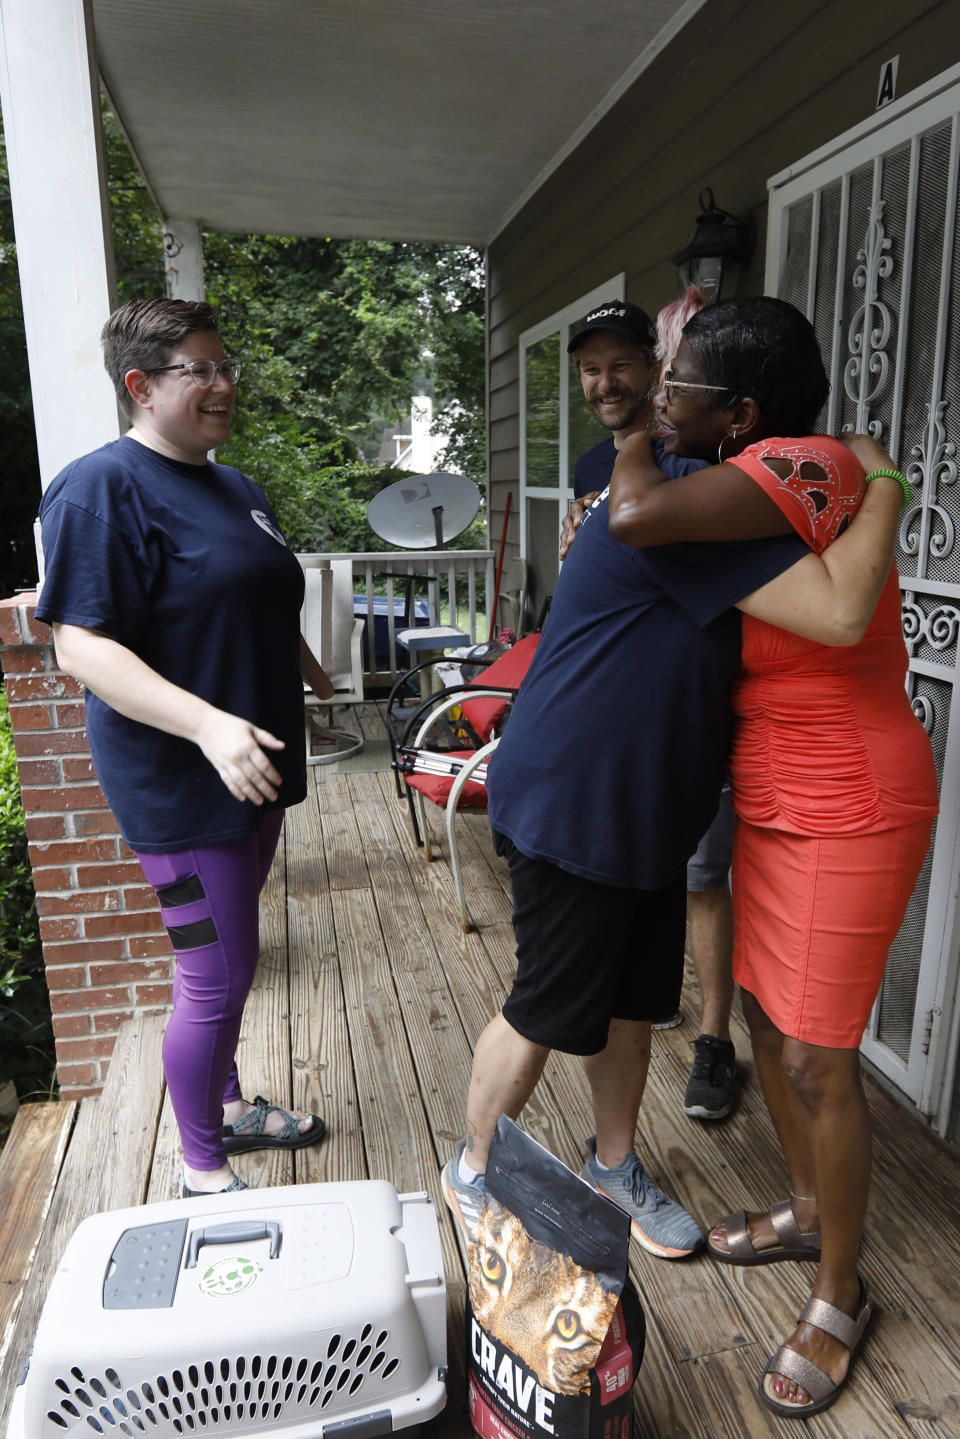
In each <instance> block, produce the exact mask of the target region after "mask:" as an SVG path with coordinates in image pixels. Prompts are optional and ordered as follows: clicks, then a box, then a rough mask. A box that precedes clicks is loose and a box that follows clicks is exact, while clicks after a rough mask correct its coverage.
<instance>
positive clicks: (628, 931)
mask: <svg viewBox="0 0 960 1439" xmlns="http://www.w3.org/2000/svg"><path fill="white" fill-rule="evenodd" d="M654 344H655V335H654V332H653V327H652V325H651V324H650V321H649V319H648V318H647V316H646V315H645V314H644V312H643V311H642V310H639V309H638V307H636V306H632V305H625V304H622V303H621V302H619V301H617V302H612V303H611V304H609V305H602V306H600V307H599V308H598V309H597V310H594V311H591V313H590V314H589V315H588V316H587V318H586V320H585V321H584V322H583V324H582V325H581V326H580V328H579V330H578V331H577V334H576V335H575V336H574V339H573V341H572V346H573V348H574V349H575V350H577V351H578V354H579V357H580V361H581V365H583V364H584V362H586V363H587V365H588V367H589V368H588V373H586V374H585V377H584V382H583V383H584V392H585V394H586V397H587V400H588V402H589V403H591V404H592V405H593V406H594V408H595V409H596V411H597V414H598V415H599V416H600V419H601V422H602V423H603V424H606V425H608V426H609V428H610V429H611V430H612V431H613V442H614V445H615V444H616V440H617V437H618V435H621V436H622V435H623V433H624V432H625V430H626V427H627V426H628V425H631V424H634V423H635V422H637V421H639V422H640V423H643V422H644V419H643V416H644V412H645V407H646V405H647V402H648V399H649V397H650V395H651V393H652V390H653V387H654V384H655V382H656V378H657V374H656V367H655V359H654ZM581 347H583V348H581ZM594 367H595V368H596V369H597V370H598V372H599V373H597V374H596V375H594V373H593V369H594ZM608 508H609V503H608V498H607V495H606V494H605V493H603V494H601V495H600V496H599V498H598V499H597V500H596V501H595V503H594V504H593V505H592V506H591V507H590V508H589V509H588V510H587V511H586V512H585V514H584V517H583V521H582V523H581V526H580V528H579V531H578V538H577V542H576V544H575V545H573V547H572V548H571V550H570V552H569V554H568V556H567V558H566V560H565V562H564V565H563V570H562V573H561V575H560V578H559V580H558V582H557V587H556V591H555V593H554V598H553V604H552V607H551V611H550V619H549V623H548V624H547V626H546V628H545V630H544V634H543V638H542V640H541V641H540V645H539V647H538V649H537V653H536V655H535V657H534V660H533V663H532V664H531V666H530V669H529V671H528V674H527V677H526V679H525V681H524V684H523V688H522V689H521V690H520V693H519V695H518V696H517V699H516V702H515V704H514V708H513V714H512V717H511V720H510V724H509V725H508V726H507V728H506V730H505V732H504V735H503V738H502V740H501V742H500V745H499V747H498V749H497V751H496V753H495V754H494V755H493V757H492V759H491V761H490V765H489V769H488V776H487V792H488V797H489V813H490V823H491V826H492V828H493V831H494V844H495V848H496V849H497V852H498V853H499V854H502V855H504V856H505V857H506V858H507V860H508V863H509V866H510V882H511V887H512V891H513V902H514V914H513V927H514V933H515V936H516V941H517V975H516V979H515V981H514V985H513V988H512V990H511V992H510V995H509V996H508V998H507V1001H506V1003H505V1004H504V1006H503V1009H502V1011H501V1013H500V1014H498V1015H496V1016H495V1018H494V1019H492V1020H491V1021H490V1023H489V1024H488V1025H487V1027H486V1029H485V1030H484V1032H483V1034H482V1035H481V1036H480V1039H479V1040H478V1042H477V1046H476V1050H475V1052H474V1060H473V1071H472V1074H471V1079H470V1091H469V1095H468V1099H467V1132H466V1138H465V1139H464V1140H461V1141H460V1144H459V1146H458V1149H457V1153H456V1155H455V1156H454V1158H452V1159H451V1160H450V1161H449V1162H448V1163H447V1164H446V1165H445V1167H444V1170H443V1175H442V1186H443V1190H444V1196H445V1198H446V1200H447V1203H448V1204H449V1206H450V1208H451V1210H452V1211H453V1213H454V1215H455V1216H456V1218H457V1219H458V1221H459V1223H460V1225H461V1228H462V1229H463V1231H464V1233H465V1234H466V1236H467V1237H468V1238H469V1239H472V1238H473V1237H474V1233H475V1227H476V1224H477V1221H478V1219H479V1214H480V1208H481V1205H482V1202H483V1187H484V1173H483V1172H484V1170H485V1168H486V1161H487V1149H488V1146H489V1143H490V1139H491V1137H492V1134H493V1130H494V1128H495V1126H496V1122H497V1119H498V1118H499V1117H500V1115H501V1114H502V1113H506V1114H508V1115H510V1117H511V1118H514V1119H516V1118H517V1117H518V1116H519V1114H520V1112H521V1110H522V1109H523V1107H524V1105H525V1104H526V1102H527V1100H528V1099H529V1097H530V1095H531V1094H532V1093H533V1090H534V1088H535V1087H536V1084H537V1081H538V1080H539V1078H540V1074H541V1073H542V1071H543V1067H544V1064H545V1063H546V1060H547V1057H548V1055H549V1053H550V1050H551V1049H558V1050H560V1051H562V1052H564V1053H567V1054H576V1055H580V1056H582V1057H583V1061H584V1068H585V1070H586V1074H587V1078H588V1081H589V1083H590V1088H591V1093H592V1100H593V1110H594V1116H595V1119H596V1127H597V1133H596V1138H595V1139H591V1140H589V1141H588V1142H587V1150H588V1158H587V1162H586V1164H585V1166H584V1169H583V1178H584V1179H586V1180H587V1182H588V1183H590V1184H592V1185H593V1186H594V1187H595V1188H597V1189H599V1190H600V1191H601V1192H602V1193H604V1194H607V1195H608V1196H609V1197H610V1198H611V1199H613V1200H614V1201H615V1202H616V1203H618V1204H620V1205H621V1207H622V1208H624V1209H625V1210H627V1212H628V1213H629V1215H630V1219H631V1225H632V1229H633V1233H634V1234H635V1235H636V1237H637V1239H638V1240H639V1242H640V1243H641V1244H642V1245H643V1247H644V1248H645V1249H647V1250H648V1251H649V1252H650V1253H652V1254H655V1255H658V1256H659V1257H661V1258H665V1259H679V1258H683V1257H684V1256H686V1255H688V1254H690V1253H692V1252H693V1250H695V1249H696V1248H698V1247H699V1245H700V1244H701V1243H702V1240H703V1236H702V1234H701V1232H700V1229H699V1227H698V1225H697V1223H696V1221H695V1220H694V1219H693V1217H692V1216H691V1215H690V1214H688V1213H687V1211H686V1209H684V1208H683V1206H682V1205H680V1204H678V1203H676V1202H675V1201H673V1200H671V1199H669V1198H668V1197H667V1196H666V1195H665V1194H664V1193H663V1192H662V1190H661V1189H659V1188H658V1186H657V1185H656V1184H655V1183H654V1182H653V1180H652V1179H651V1178H650V1177H649V1175H648V1174H647V1173H646V1171H645V1170H644V1167H643V1165H642V1163H641V1161H640V1158H639V1156H638V1155H637V1154H636V1152H635V1150H634V1138H635V1134H636V1126H637V1120H638V1116H639V1111H640V1102H641V1099H642V1097H643V1090H644V1086H645V1083H646V1074H647V1065H648V1062H649V1056H650V1027H651V1023H652V1022H657V1021H661V1020H664V1019H666V1018H668V1017H669V1016H670V1015H672V1014H674V1013H675V1011H676V1009H677V1004H678V1001H679V998H680V988H681V984H682V979H683V950H684V931H685V923H684V920H685V898H686V861H687V857H688V855H690V854H692V853H693V851H694V849H695V848H696V846H697V842H698V840H699V839H700V836H701V835H702V834H703V832H704V831H705V829H706V828H707V826H708V824H709V822H710V820H711V819H712V817H713V814H714V812H715V810H716V805H717V796H718V795H719V792H720V786H721V783H722V779H723V773H724V766H725V761H726V754H727V745H728V738H729V729H730V713H729V705H728V702H727V695H728V691H729V688H730V686H731V684H732V682H733V679H734V676H735V675H736V673H737V670H738V668H739V663H740V624H739V616H738V615H737V614H736V612H735V611H734V610H733V608H732V607H733V606H734V605H735V604H736V603H737V602H738V601H739V600H741V599H743V598H744V597H745V596H746V595H748V594H750V593H752V592H753V591H754V590H756V589H759V588H760V586H761V585H763V584H766V583H767V582H768V581H769V580H771V579H773V578H774V577H775V576H777V575H779V574H781V573H782V572H783V570H785V569H788V568H789V567H790V566H791V565H792V564H794V563H796V561H797V560H798V559H800V558H802V556H803V555H804V554H805V553H806V552H807V551H806V546H805V545H804V544H803V542H802V541H801V540H800V539H798V538H797V537H796V536H794V535H786V536H780V537H778V538H776V539H770V540H762V541H753V542H746V543H742V544H739V543H738V544H732V543H728V544H724V545H662V546H659V547H656V548H648V549H634V548H632V547H631V546H629V545H626V544H623V543H621V542H620V541H619V540H616V539H614V538H613V537H612V536H611V534H610V532H609V528H608V523H607V520H608Z"/></svg>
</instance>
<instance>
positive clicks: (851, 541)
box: [610, 298, 937, 1418]
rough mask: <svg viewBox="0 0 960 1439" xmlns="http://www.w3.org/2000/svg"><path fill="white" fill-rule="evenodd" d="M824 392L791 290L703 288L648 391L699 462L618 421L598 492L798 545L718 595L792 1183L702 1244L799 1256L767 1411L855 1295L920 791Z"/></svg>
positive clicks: (687, 530) (845, 1315)
mask: <svg viewBox="0 0 960 1439" xmlns="http://www.w3.org/2000/svg"><path fill="white" fill-rule="evenodd" d="M827 391H828V383H827V379H826V375H825V372H824V369H823V363H822V359H821V357H820V352H819V347H818V345H817V341H816V336H815V334H814V332H813V329H812V327H811V326H810V325H809V323H808V322H807V320H806V319H805V318H804V317H803V316H802V315H801V314H800V312H799V311H798V310H795V309H794V308H793V306H791V305H788V304H786V303H785V302H783V301H780V300H773V299H769V298H760V299H753V300H742V301H727V302H724V303H721V304H718V305H713V306H710V307H708V308H707V309H705V310H703V311H701V313H700V314H699V315H697V316H695V317H694V319H693V320H691V322H690V323H689V324H688V325H687V327H686V329H685V331H684V337H683V341H682V343H681V345H680V348H679V350H678V351H677V354H676V357H675V359H674V361H673V365H672V368H671V369H670V370H669V371H668V372H667V374H666V376H665V380H664V384H663V387H662V390H661V392H660V394H659V395H658V397H657V402H656V403H657V406H658V408H659V410H660V412H661V427H662V428H661V435H662V434H663V428H666V429H667V430H668V431H669V436H668V438H667V439H666V440H665V441H664V446H665V449H666V450H667V451H669V452H671V453H675V454H682V455H685V456H693V457H697V458H703V459H712V460H714V461H715V464H714V465H713V466H712V467H711V468H709V469H705V470H700V471H698V472H697V473H695V474H693V475H689V476H686V477H684V478H682V479H677V480H672V481H670V482H669V483H668V484H664V483H663V480H664V476H663V475H662V474H661V473H660V471H659V470H658V469H657V468H656V465H655V464H654V462H653V456H652V449H651V445H650V441H649V437H647V436H633V437H631V438H630V439H628V440H627V441H625V442H624V445H623V446H622V447H621V449H620V452H619V456H618V460H617V465H616V468H615V470H614V476H613V480H612V483H611V490H610V530H611V533H612V534H614V535H615V537H616V538H618V539H621V540H623V541H624V542H625V543H627V544H631V545H635V546H638V547H642V546H645V545H651V544H664V543H671V542H674V541H685V540H701V541H703V540H708V541H733V540H742V539H755V538H758V537H762V536H766V535H773V534H781V533H785V532H787V531H788V530H789V529H791V528H792V529H794V530H796V532H797V533H799V534H800V535H801V536H802V537H803V538H804V539H805V540H806V541H807V543H808V544H809V545H810V547H811V551H812V553H811V554H810V555H809V556H807V557H806V558H805V559H802V560H800V561H799V562H798V563H797V564H796V565H794V566H793V568H792V569H790V570H788V571H786V572H785V573H784V574H783V575H781V576H780V577H778V579H776V580H774V581H772V582H771V583H770V584H768V585H766V586H764V587H763V588H762V589H760V590H758V591H756V592H755V593H754V594H752V595H749V596H748V597H747V598H746V599H745V600H744V601H743V602H742V603H741V605H740V606H739V608H740V609H741V610H742V611H743V668H742V671H741V674H740V677H739V680H738V683H737V685H736V688H735V692H734V694H733V697H732V704H733V711H734V716H735V725H734V737H733V745H732V752H731V759H730V775H731V784H732V789H733V803H734V809H735V811H736V814H737V817H738V822H737V837H736V840H735V845H734V863H733V886H734V912H735V948H734V978H735V980H736V981H737V982H738V983H739V984H740V985H741V988H742V995H743V1008H744V1014H745V1016H746V1019H747V1022H748V1024H749V1027H750V1033H751V1038H752V1042H753V1051H754V1057H755V1060H756V1065H757V1074H758V1077H759V1080H760V1083H761V1086H762V1088H763V1092H764V1097H765V1099H766V1101H767V1105H768V1107H769V1109H770V1113H771V1117H772V1119H773V1122H774V1125H775V1127H776V1130H777V1134H778V1137H779V1139H780V1142H781V1145H782V1147H783V1152H784V1157H785V1160H786V1163H787V1168H788V1170H789V1174H790V1185H791V1195H790V1198H789V1199H787V1200H785V1201H783V1202H782V1203H781V1204H776V1205H774V1206H773V1208H772V1209H771V1210H770V1211H768V1212H766V1213H744V1211H742V1210H741V1211H740V1212H739V1213H738V1214H736V1215H728V1216H727V1218H726V1219H724V1220H722V1221H721V1222H720V1223H719V1224H718V1225H717V1226H716V1227H715V1228H714V1230H713V1231H712V1232H711V1234H710V1236H709V1240H708V1247H709V1248H710V1250H711V1252H712V1254H713V1255H714V1257H715V1258H717V1259H719V1260H721V1261H723V1262H725V1263H728V1264H741V1265H755V1264H769V1263H774V1262H777V1261H780V1260H788V1259H812V1260H819V1266H818V1269H817V1276H816V1280H815V1283H814V1286H813V1295H812V1298H811V1300H810V1302H809V1303H808V1304H807V1305H806V1307H805V1308H804V1310H803V1313H802V1314H801V1316H800V1320H799V1321H798V1325H797V1328H796V1330H795V1331H794V1333H793V1334H792V1335H791V1336H790V1338H789V1339H788V1341H787V1343H786V1344H785V1345H783V1346H782V1347H781V1348H780V1349H779V1350H778V1351H777V1353H776V1354H775V1355H774V1356H773V1358H772V1359H771V1360H770V1363H769V1364H768V1366H767V1369H766V1370H765V1372H764V1374H763V1376H762V1378H761V1381H760V1396H761V1398H762V1399H763V1401H764V1402H765V1403H766V1404H767V1405H768V1406H769V1407H770V1408H772V1409H774V1410H775V1411H776V1412H777V1413H779V1414H783V1415H788V1416H791V1417H793V1416H796V1417H801V1418H806V1417H808V1416H809V1415H810V1414H813V1413H817V1412H819V1411H820V1410H822V1409H825V1408H827V1407H828V1406H829V1405H830V1404H832V1403H833V1401H834V1400H835V1399H836V1397H837V1394H838V1393H839V1391H840V1389H841V1388H842V1386H843V1384H844V1383H845V1382H846V1379H847V1375H848V1372H849V1369H850V1365H851V1363H852V1358H853V1356H854V1354H855V1353H856V1352H857V1350H858V1348H859V1346H860V1344H861V1343H862V1341H863V1337H864V1334H865V1331H866V1328H867V1325H868V1323H869V1320H870V1316H871V1312H872V1303H871V1300H870V1297H869V1294H868V1293H867V1289H866V1285H865V1284H864V1283H863V1282H862V1281H861V1279H860V1278H859V1275H858V1272H857V1257H858V1251H859V1244H860V1238H861V1234H862V1230H863V1224H864V1218H865V1214H866V1206H867V1196H868V1191H869V1180H870V1126H869V1115H868V1111H867V1105H866V1100H865V1097H864V1093H863V1089H862V1085H861V1080H860V1068H859V1053H858V1049H859V1044H860V1040H861V1037H862V1034H863V1030H864V1028H865V1026H866V1024H867V1021H868V1019H869V1015H870V1010H871V1008H872V1005H873V1003H874V1000H875V999H876V996H877V993H878V991H879V988H880V984H881V982H882V979H883V972H884V967H885V964H886V960H887V954H888V951H889V948H890V945H891V944H892V942H893V940H894V938H895V936H896V934H897V932H898V930H899V928H900V925H901V923H902V921H903V915H904V911H905V909H906V906H907V902H908V900H909V898H910V895H911V893H912V892H913V888H914V886H915V884H916V880H917V876H918V875H919V872H920V868H921V865H922V863H923V860H924V856H925V854H926V851H927V847H928V844H929V839H930V829H931V824H932V819H933V816H934V815H935V814H936V810H937V794H936V773H935V769H934V763H933V756H932V753H931V749H930V744H929V741H928V739H927V736H926V734H925V733H924V730H923V728H922V726H921V725H920V723H919V722H918V720H917V719H916V717H915V716H914V714H913V711H912V709H911V706H910V702H909V700H908V697H907V695H906V692H905V689H904V677H905V673H906V662H907V656H906V650H905V647H904V643H903V636H902V631H901V625H900V594H899V586H898V583H897V576H896V572H895V570H894V569H893V568H892V566H891V564H890V560H891V556H892V552H893V539H894V534H895V529H896V522H897V517H898V514H899V511H900V507H901V503H902V501H903V493H902V490H901V485H902V486H903V489H904V490H905V489H906V482H905V481H902V477H897V474H896V472H895V471H893V472H892V475H891V474H890V473H884V471H891V469H892V461H891V460H890V458H889V456H888V455H886V453H885V452H884V451H883V450H882V449H881V448H880V447H879V446H878V445H876V444H875V442H874V441H872V440H871V439H870V438H869V437H867V436H850V437H847V443H841V442H839V441H837V440H834V439H831V438H830V437H828V436H824V435H812V436H811V435H809V431H810V430H811V429H812V427H813V425H814V423H815V419H816V416H817V414H818V413H819V411H820V409H821V407H822V405H823V403H824V401H825V399H826V395H827ZM783 436H792V437H796V436H806V438H800V439H797V438H781V437H783ZM867 470H869V471H871V473H866V472H865V471H867ZM854 516H856V518H855V519H854Z"/></svg>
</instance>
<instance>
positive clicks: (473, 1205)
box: [440, 1139, 486, 1244]
mask: <svg viewBox="0 0 960 1439" xmlns="http://www.w3.org/2000/svg"><path fill="white" fill-rule="evenodd" d="M465 1142H466V1141H465V1140H463V1139H461V1140H458V1142H457V1152H456V1154H454V1156H453V1158H452V1159H448V1160H447V1162H446V1164H445V1165H444V1166H443V1169H442V1170H441V1171H440V1184H441V1186H442V1188H443V1197H444V1199H445V1200H446V1201H447V1207H448V1208H449V1210H450V1213H451V1214H452V1215H453V1217H454V1219H455V1220H456V1221H457V1224H458V1225H459V1226H460V1232H461V1234H462V1235H463V1237H464V1239H465V1240H466V1242H467V1244H473V1243H474V1241H475V1240H476V1237H477V1225H478V1224H479V1222H480V1210H481V1208H482V1207H483V1191H484V1189H485V1187H486V1186H485V1185H484V1182H483V1175H482V1174H478V1175H477V1177H476V1179H471V1181H470V1183H469V1184H465V1183H464V1181H463V1180H462V1179H461V1178H460V1156H461V1154H462V1153H463V1146H464V1144H465Z"/></svg>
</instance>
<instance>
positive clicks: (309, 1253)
mask: <svg viewBox="0 0 960 1439" xmlns="http://www.w3.org/2000/svg"><path fill="white" fill-rule="evenodd" d="M445 1380H446V1288H445V1284H444V1275H443V1261H442V1258H441V1253H440V1236H439V1231H438V1228H437V1216H436V1212H435V1210H434V1208H433V1205H432V1204H431V1202H430V1199H429V1198H428V1196H427V1195H426V1194H400V1195H398V1194H397V1191H396V1190H395V1189H394V1187H393V1185H391V1184H387V1183H385V1182H383V1181H380V1180H366V1181H362V1182H357V1183H344V1184H305V1185H293V1186H289V1187H285V1188H278V1189H266V1190H264V1189H259V1190H257V1189H250V1190H246V1191H244V1192H243V1193H240V1194H231V1195H229V1196H226V1195H219V1194H217V1195H211V1196H210V1197H209V1198H207V1197H204V1198H202V1199H190V1200H175V1201H173V1202H171V1203H166V1204H151V1205H145V1206H143V1207H141V1208H138V1209H125V1210H116V1211H114V1212H113V1213H110V1214H97V1215H94V1216H93V1217H92V1218H90V1219H87V1220H85V1221H84V1222H83V1223H82V1224H81V1225H80V1226H79V1228H78V1229H77V1230H76V1232H75V1234H74V1235H73V1237H72V1239H71V1240H70V1242H69V1244H68V1245H67V1248H66V1250H65V1252H64V1255H63V1259H62V1261H61V1263H60V1266H59V1268H58V1269H57V1272H56V1274H55V1275H54V1278H53V1282H52V1284H51V1286H50V1292H49V1294H48V1296H47V1301H46V1304H45V1305H44V1309H43V1313H42V1315H41V1317H40V1323H39V1325H38V1327H37V1333H36V1337H35V1339H34V1344H33V1349H32V1351H31V1354H30V1357H29V1359H28V1362H27V1364H26V1365H25V1367H24V1372H23V1374H22V1376H21V1378H20V1382H19V1385H18V1387H17V1390H16V1396H15V1399H14V1402H13V1405H12V1408H11V1411H10V1421H9V1426H8V1430H7V1439H65V1436H67V1435H72V1436H77V1439H79V1436H80V1435H83V1439H92V1436H93V1435H94V1434H99V1435H109V1436H111V1439H119V1436H120V1435H126V1436H128V1439H141V1436H145V1435H150V1436H152V1439H164V1436H167V1435H199V1434H208V1435H243V1436H245V1439H258V1436H265V1435H283V1436H284V1439H326V1436H331V1435H338V1434H339V1435H344V1436H347V1435H349V1436H350V1439H366V1436H368V1435H375V1434H384V1433H389V1432H390V1431H391V1430H394V1429H402V1428H404V1427H406V1426H407V1425H410V1424H417V1423H420V1422H422V1421H424V1420H427V1419H429V1418H431V1417H432V1416H433V1415H434V1414H437V1413H438V1412H439V1411H440V1410H441V1409H442V1408H443V1405H444V1402H445V1399H446V1386H445Z"/></svg>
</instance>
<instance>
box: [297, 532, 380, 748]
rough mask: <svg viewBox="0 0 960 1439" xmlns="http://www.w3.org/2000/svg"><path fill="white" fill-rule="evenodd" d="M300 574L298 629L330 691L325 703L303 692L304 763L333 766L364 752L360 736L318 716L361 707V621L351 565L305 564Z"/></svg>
mask: <svg viewBox="0 0 960 1439" xmlns="http://www.w3.org/2000/svg"><path fill="white" fill-rule="evenodd" d="M303 573H304V580H305V582H306V588H305V593H304V599H303V609H302V610H301V613H300V628H301V630H302V632H303V637H304V639H305V640H306V642H307V644H308V645H309V646H310V648H311V650H312V651H313V653H314V654H315V655H316V657H317V659H318V660H319V661H320V664H321V665H322V666H323V668H324V669H325V670H326V672H327V674H328V675H329V677H330V681H331V683H332V685H333V687H334V690H335V693H334V695H333V698H332V699H330V700H318V699H317V697H316V695H314V694H312V693H311V692H310V691H309V690H308V691H306V693H305V704H306V711H305V715H306V745H307V764H333V763H334V762H335V761H336V760H342V759H346V758H347V757H348V756H349V755H352V754H356V753H357V751H358V750H360V749H362V748H363V743H364V740H363V735H362V733H361V734H359V735H358V734H353V733H351V731H349V730H345V729H340V728H338V727H337V726H335V725H332V724H329V723H327V724H322V723H321V722H320V718H319V715H318V710H319V709H320V707H321V706H326V707H327V709H328V710H329V709H331V708H332V706H333V705H344V704H363V700H364V694H363V653H362V644H363V620H362V619H356V618H355V617H354V613H353V564H352V562H351V561H350V560H323V561H321V562H320V563H319V564H310V565H304V570H303Z"/></svg>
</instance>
